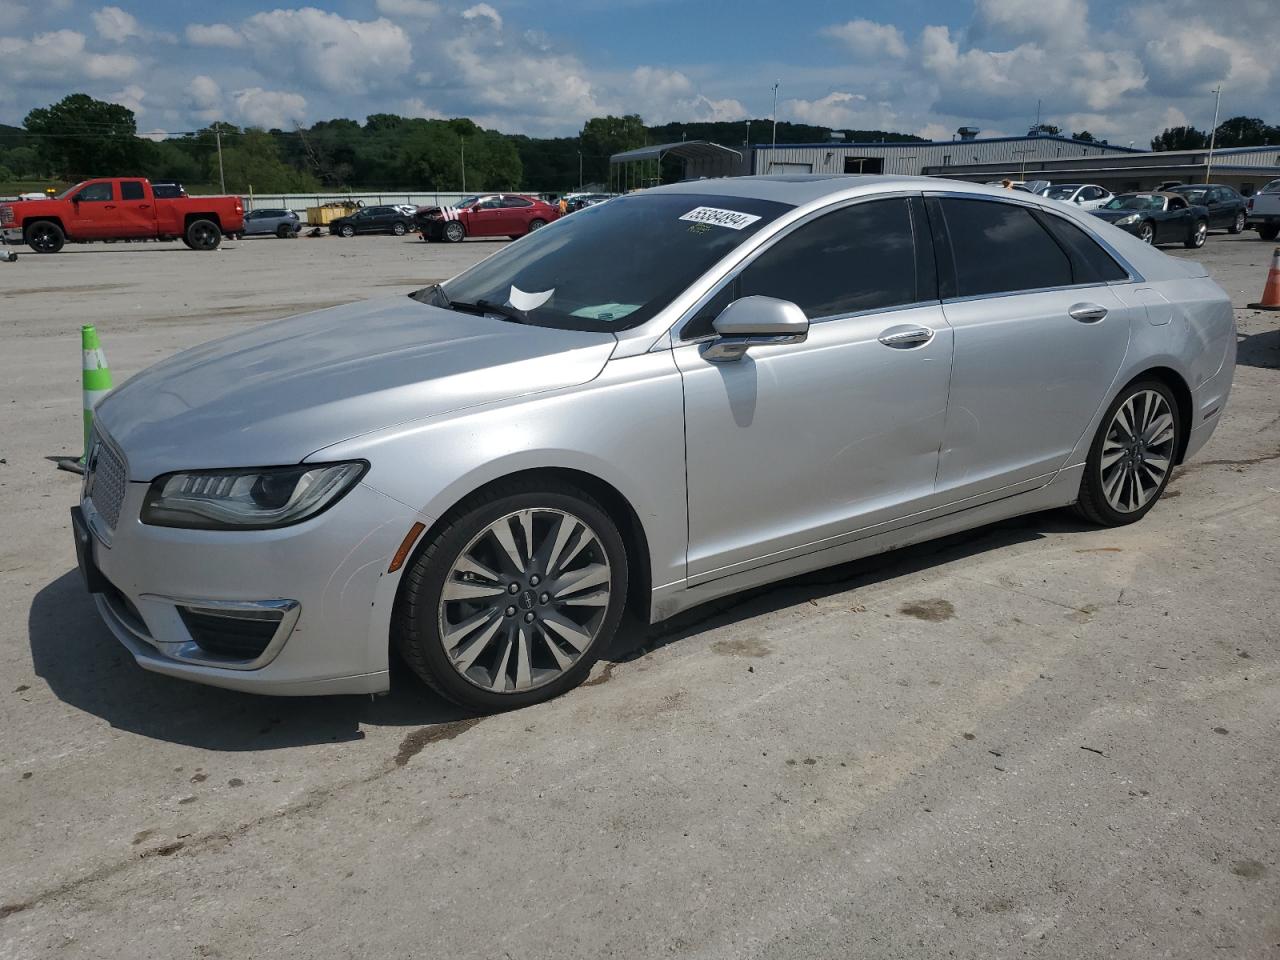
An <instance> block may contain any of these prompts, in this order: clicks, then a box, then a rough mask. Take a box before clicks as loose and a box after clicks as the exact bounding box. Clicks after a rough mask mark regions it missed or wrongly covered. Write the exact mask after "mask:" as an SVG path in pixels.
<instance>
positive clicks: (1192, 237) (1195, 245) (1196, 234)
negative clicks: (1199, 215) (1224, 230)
mask: <svg viewBox="0 0 1280 960" xmlns="http://www.w3.org/2000/svg"><path fill="white" fill-rule="evenodd" d="M1208 237H1209V224H1208V223H1206V222H1205V221H1204V220H1197V221H1196V222H1195V223H1194V224H1193V225H1192V227H1191V232H1190V233H1189V234H1187V239H1185V240H1183V241H1182V245H1183V246H1184V247H1186V248H1187V249H1188V250H1199V249H1200V248H1201V247H1203V246H1204V242H1205V240H1207V239H1208Z"/></svg>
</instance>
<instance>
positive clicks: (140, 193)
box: [116, 180, 156, 237]
mask: <svg viewBox="0 0 1280 960" xmlns="http://www.w3.org/2000/svg"><path fill="white" fill-rule="evenodd" d="M119 189H120V216H119V221H120V228H119V231H118V232H117V234H116V236H118V237H153V236H155V233H156V210H155V203H154V201H153V200H152V198H151V192H150V191H149V190H148V189H147V184H146V183H145V182H144V181H142V180H121V181H120V182H119Z"/></svg>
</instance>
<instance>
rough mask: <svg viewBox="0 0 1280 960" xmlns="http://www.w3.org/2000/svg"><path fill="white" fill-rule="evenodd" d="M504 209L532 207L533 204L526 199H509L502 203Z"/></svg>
mask: <svg viewBox="0 0 1280 960" xmlns="http://www.w3.org/2000/svg"><path fill="white" fill-rule="evenodd" d="M502 205H503V206H504V207H532V206H533V204H532V203H530V202H529V201H528V200H526V199H525V198H524V197H507V198H506V199H505V200H503V201H502Z"/></svg>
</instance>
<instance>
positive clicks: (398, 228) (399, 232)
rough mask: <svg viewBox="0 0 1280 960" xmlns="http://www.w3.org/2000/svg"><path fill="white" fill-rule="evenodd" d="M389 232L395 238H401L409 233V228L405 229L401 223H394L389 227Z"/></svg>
mask: <svg viewBox="0 0 1280 960" xmlns="http://www.w3.org/2000/svg"><path fill="white" fill-rule="evenodd" d="M391 232H392V233H394V234H395V235H396V236H397V237H403V236H404V235H405V234H406V233H408V232H409V228H408V227H406V226H405V225H404V224H403V223H394V224H392V225H391Z"/></svg>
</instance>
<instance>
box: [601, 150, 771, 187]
mask: <svg viewBox="0 0 1280 960" xmlns="http://www.w3.org/2000/svg"><path fill="white" fill-rule="evenodd" d="M667 157H675V158H677V159H679V160H680V161H681V162H682V163H683V164H684V175H683V177H682V178H681V179H684V180H695V179H698V178H700V177H736V176H740V175H741V174H743V173H746V164H745V161H744V160H743V157H742V151H740V150H734V149H731V148H730V147H724V146H721V145H720V144H718V143H711V142H710V141H708V140H682V141H680V142H679V143H659V144H656V145H654V146H651V147H639V148H637V149H635V150H624V151H622V152H621V153H615V154H613V155H612V156H610V157H609V189H610V190H611V191H616V192H617V193H626V192H627V191H628V190H634V189H636V188H639V187H652V186H655V185H657V184H658V183H660V182H661V181H662V161H663V160H664V159H666V158H667Z"/></svg>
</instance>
